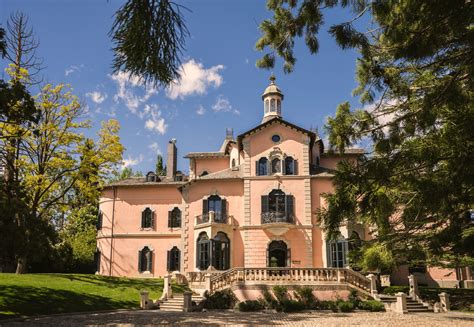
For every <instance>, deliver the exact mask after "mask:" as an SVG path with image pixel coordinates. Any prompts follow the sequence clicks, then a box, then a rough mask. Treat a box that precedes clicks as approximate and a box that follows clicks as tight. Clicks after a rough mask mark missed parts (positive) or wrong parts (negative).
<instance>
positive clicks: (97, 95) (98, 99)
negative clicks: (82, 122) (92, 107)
mask: <svg viewBox="0 0 474 327" xmlns="http://www.w3.org/2000/svg"><path fill="white" fill-rule="evenodd" d="M86 97H89V98H90V99H91V100H92V102H94V103H97V104H101V103H102V102H104V100H105V99H107V93H105V92H104V93H101V92H99V91H94V92H88V93H86Z"/></svg>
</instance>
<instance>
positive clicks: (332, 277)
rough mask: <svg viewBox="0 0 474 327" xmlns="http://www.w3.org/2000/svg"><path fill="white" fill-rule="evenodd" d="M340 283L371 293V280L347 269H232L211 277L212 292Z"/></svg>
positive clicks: (210, 286)
mask: <svg viewBox="0 0 474 327" xmlns="http://www.w3.org/2000/svg"><path fill="white" fill-rule="evenodd" d="M246 281H252V282H254V281H255V282H266V281H278V282H289V283H298V282H308V283H311V282H339V283H348V284H351V285H353V286H356V287H357V288H359V289H362V290H364V291H367V292H370V291H371V290H370V279H368V278H367V277H365V276H363V275H361V274H359V273H357V272H355V271H353V270H351V269H347V268H284V267H281V268H280V267H279V268H232V269H230V270H227V271H225V272H223V273H220V274H215V275H214V276H211V277H210V285H209V288H210V290H209V291H210V292H214V291H218V290H222V289H225V288H229V287H231V286H232V285H233V284H234V283H238V282H246Z"/></svg>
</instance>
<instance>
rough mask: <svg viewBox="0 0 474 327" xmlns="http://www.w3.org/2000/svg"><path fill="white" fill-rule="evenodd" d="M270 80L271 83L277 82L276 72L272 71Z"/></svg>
mask: <svg viewBox="0 0 474 327" xmlns="http://www.w3.org/2000/svg"><path fill="white" fill-rule="evenodd" d="M269 80H270V82H271V84H275V80H276V77H275V74H273V72H272V74H271V75H270V78H269Z"/></svg>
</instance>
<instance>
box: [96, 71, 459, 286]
mask: <svg viewBox="0 0 474 327" xmlns="http://www.w3.org/2000/svg"><path fill="white" fill-rule="evenodd" d="M262 100H263V106H262V107H263V120H262V121H261V123H260V124H258V125H257V126H255V127H254V128H252V129H249V130H247V131H245V132H243V133H241V134H240V135H238V136H237V137H236V138H234V136H233V135H232V134H233V133H232V132H230V131H228V133H227V136H226V138H225V140H224V141H223V144H222V146H221V147H220V149H219V151H215V152H192V153H188V154H186V156H185V158H187V159H189V175H184V174H182V173H180V172H179V171H177V170H176V168H177V147H176V140H174V139H173V140H171V141H170V142H169V144H168V153H167V155H168V157H167V175H166V176H157V175H155V174H154V173H153V172H150V173H148V174H147V175H146V177H133V178H129V179H126V180H121V181H118V182H114V183H112V184H110V185H108V186H106V187H105V189H104V191H103V194H102V197H101V200H100V214H99V226H98V234H97V249H98V250H97V257H96V260H97V263H98V273H99V274H103V275H111V276H128V277H158V276H164V275H167V274H169V273H172V272H180V273H181V274H186V273H189V272H197V271H208V270H221V271H224V270H228V269H230V268H235V267H245V268H253V267H293V268H312V267H346V266H347V264H348V260H347V253H348V248H349V242H348V240H350V239H354V238H359V239H368V238H370V230H369V228H367V227H366V226H363V225H348V226H344V227H341V230H340V232H341V233H340V239H339V240H338V241H331V242H329V241H327V240H326V236H325V234H324V231H323V230H322V228H321V227H320V225H319V221H318V217H317V212H318V210H319V209H320V208H323V207H324V206H325V200H324V197H323V194H324V193H330V192H333V189H334V188H333V184H332V178H333V174H334V170H335V169H336V166H337V164H338V162H340V161H341V160H348V161H352V162H356V161H357V159H358V156H360V155H362V154H363V153H364V151H363V150H362V149H348V150H347V151H346V152H345V153H344V154H338V153H333V152H327V151H325V145H324V144H323V141H322V140H321V139H320V138H319V137H318V135H317V134H316V133H315V132H313V131H310V130H306V129H304V128H301V127H299V126H297V125H294V124H292V123H290V122H288V121H286V120H284V119H283V118H282V103H283V100H284V95H283V93H282V92H281V90H280V89H279V87H278V86H277V85H276V84H275V80H274V78H271V83H270V85H269V86H268V87H267V88H266V89H265V91H264V93H263V95H262ZM437 271H438V270H437ZM439 271H441V270H439ZM445 273H446V272H444V273H441V272H440V273H439V274H438V273H436V274H438V275H432V277H433V276H434V277H433V278H434V279H436V278H437V279H440V278H441V279H443V277H442V276H445V275H446V274H445ZM433 274H435V272H434V271H433ZM407 275H408V273H406V274H405V273H403V272H400V273H399V277H397V278H399V279H400V283H406V282H407V279H406V278H407ZM440 276H441V277H440ZM448 279H454V280H455V279H456V278H455V276H451V277H448Z"/></svg>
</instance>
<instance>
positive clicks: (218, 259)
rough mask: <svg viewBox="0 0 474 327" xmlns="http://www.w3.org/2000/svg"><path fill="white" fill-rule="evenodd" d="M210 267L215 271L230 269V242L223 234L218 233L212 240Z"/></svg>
mask: <svg viewBox="0 0 474 327" xmlns="http://www.w3.org/2000/svg"><path fill="white" fill-rule="evenodd" d="M212 252H213V253H212V266H213V267H214V268H215V269H217V270H227V269H229V268H230V241H229V238H228V237H227V235H226V234H225V233H222V232H218V233H217V235H216V236H215V237H214V238H213V239H212Z"/></svg>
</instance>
